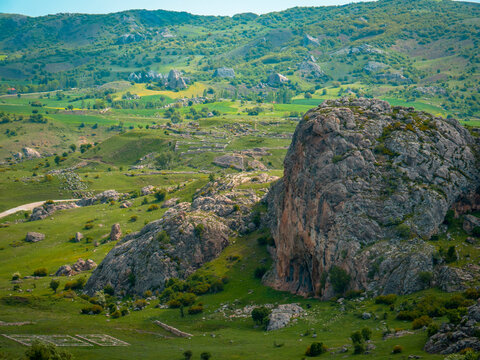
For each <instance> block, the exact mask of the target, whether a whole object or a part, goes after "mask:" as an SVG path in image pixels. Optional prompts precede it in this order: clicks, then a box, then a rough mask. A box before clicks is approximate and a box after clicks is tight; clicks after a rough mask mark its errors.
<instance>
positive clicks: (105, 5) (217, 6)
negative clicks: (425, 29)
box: [0, 0, 480, 16]
mask: <svg viewBox="0 0 480 360" xmlns="http://www.w3.org/2000/svg"><path fill="white" fill-rule="evenodd" d="M359 1H361V0H235V1H232V0H203V1H202V0H134V1H132V0H80V1H79V0H0V12H3V13H15V14H24V15H30V16H41V15H47V14H56V13H59V12H80V13H89V14H93V13H95V14H104V13H110V12H117V11H123V10H129V9H147V10H157V9H163V10H175V11H187V12H189V13H192V14H198V15H229V16H231V15H235V14H239V13H243V12H254V13H256V14H264V13H267V12H271V11H279V10H284V9H288V8H291V7H294V6H322V5H325V6H326V5H343V4H347V3H351V2H359ZM478 1H480V0H478Z"/></svg>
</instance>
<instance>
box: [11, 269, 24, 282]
mask: <svg viewBox="0 0 480 360" xmlns="http://www.w3.org/2000/svg"><path fill="white" fill-rule="evenodd" d="M21 277H22V276H21V275H20V273H19V272H18V271H17V272H14V273H13V275H12V281H15V280H18V279H20V278H21Z"/></svg>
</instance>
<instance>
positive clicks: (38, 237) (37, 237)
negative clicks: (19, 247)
mask: <svg viewBox="0 0 480 360" xmlns="http://www.w3.org/2000/svg"><path fill="white" fill-rule="evenodd" d="M44 239H45V234H42V233H38V232H34V231H29V232H28V233H27V236H25V241H26V242H32V243H36V242H39V241H42V240H44Z"/></svg>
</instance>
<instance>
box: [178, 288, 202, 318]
mask: <svg viewBox="0 0 480 360" xmlns="http://www.w3.org/2000/svg"><path fill="white" fill-rule="evenodd" d="M195 300H197V297H196V296H195V294H192V293H181V294H180V295H178V296H177V297H176V298H175V299H173V302H174V303H175V304H178V305H179V306H178V307H179V308H180V315H181V316H182V317H184V316H185V313H184V311H183V309H184V308H185V307H188V306H191V305H193V304H194V303H195Z"/></svg>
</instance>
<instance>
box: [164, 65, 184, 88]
mask: <svg viewBox="0 0 480 360" xmlns="http://www.w3.org/2000/svg"><path fill="white" fill-rule="evenodd" d="M167 87H168V88H169V89H172V90H182V89H186V88H187V82H186V81H185V78H184V77H182V74H181V73H180V71H178V70H174V69H172V70H170V72H169V73H168V79H167Z"/></svg>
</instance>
